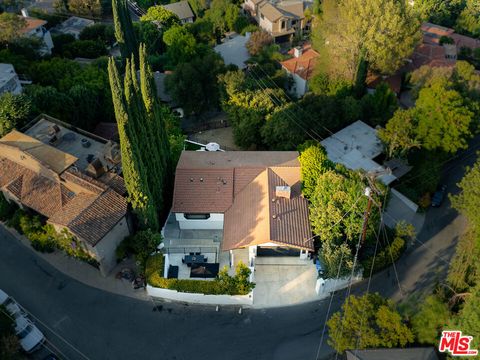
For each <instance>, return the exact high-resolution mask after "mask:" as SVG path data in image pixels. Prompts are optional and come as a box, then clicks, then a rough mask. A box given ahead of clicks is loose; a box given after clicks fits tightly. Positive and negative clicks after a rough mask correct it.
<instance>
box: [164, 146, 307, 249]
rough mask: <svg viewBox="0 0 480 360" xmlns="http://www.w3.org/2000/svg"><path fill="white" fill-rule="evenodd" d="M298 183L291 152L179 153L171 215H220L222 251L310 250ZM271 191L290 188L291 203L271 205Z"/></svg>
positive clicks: (297, 165)
mask: <svg viewBox="0 0 480 360" xmlns="http://www.w3.org/2000/svg"><path fill="white" fill-rule="evenodd" d="M202 180H203V181H202ZM300 180H301V174H300V163H299V161H298V153H297V152H295V151H285V152H281V151H276V152H275V151H274V152H270V151H269V152H267V151H258V152H252V151H235V152H209V151H198V152H195V151H184V152H183V153H182V155H181V157H180V161H179V164H178V166H177V172H176V176H175V190H174V198H173V209H172V211H173V212H183V213H215V212H217V213H223V214H224V237H223V243H222V248H223V249H224V250H230V249H235V248H240V247H245V246H248V245H254V244H257V245H258V244H263V243H267V242H275V243H278V244H284V245H288V246H293V247H298V248H303V249H309V250H313V247H312V246H313V244H312V242H305V240H306V239H309V238H310V237H311V230H310V224H309V219H308V203H307V200H306V199H304V198H303V197H302V196H301V191H300V186H301V185H300ZM276 186H291V190H292V197H291V199H288V200H287V199H284V198H279V199H275V191H276ZM272 200H275V201H272Z"/></svg>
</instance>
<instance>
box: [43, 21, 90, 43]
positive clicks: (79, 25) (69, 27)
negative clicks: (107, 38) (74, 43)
mask: <svg viewBox="0 0 480 360" xmlns="http://www.w3.org/2000/svg"><path fill="white" fill-rule="evenodd" d="M93 24H95V22H94V21H93V20H91V19H85V18H81V17H78V16H70V17H69V18H68V19H67V20H65V21H64V22H62V23H61V24H59V25H57V26H56V27H55V28H53V29H52V33H60V34H69V35H72V36H74V37H75V39H77V40H78V39H79V38H80V33H81V32H82V30H83V29H85V28H86V27H89V26H92V25H93Z"/></svg>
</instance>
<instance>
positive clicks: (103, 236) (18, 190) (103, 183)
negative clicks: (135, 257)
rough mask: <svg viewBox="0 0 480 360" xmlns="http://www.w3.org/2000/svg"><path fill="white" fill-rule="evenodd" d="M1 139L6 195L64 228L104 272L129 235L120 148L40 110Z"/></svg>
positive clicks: (0, 175)
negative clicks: (21, 129) (22, 126)
mask: <svg viewBox="0 0 480 360" xmlns="http://www.w3.org/2000/svg"><path fill="white" fill-rule="evenodd" d="M28 126H29V128H28V129H27V130H26V131H25V133H21V132H18V131H16V130H13V131H11V132H10V133H8V134H7V135H5V136H4V137H3V138H1V139H0V189H1V191H2V192H3V194H4V195H5V197H6V198H7V199H8V200H9V201H14V202H16V203H17V204H18V205H19V206H21V207H22V208H28V209H31V210H33V211H35V212H37V213H39V214H41V215H43V216H45V217H46V218H47V222H48V223H49V224H52V225H53V226H54V227H55V229H56V230H57V231H61V230H62V229H67V230H68V231H69V232H70V233H71V234H72V235H74V236H75V237H76V238H77V239H78V240H79V241H80V243H81V246H83V248H84V250H86V251H87V252H88V253H89V254H90V255H91V256H93V257H94V258H95V259H96V260H97V261H98V262H99V264H100V271H101V272H102V274H103V275H107V274H108V273H109V272H110V271H111V270H112V269H113V268H114V267H115V265H116V254H115V250H116V248H117V246H118V244H119V243H120V242H121V241H122V240H123V239H124V238H125V237H126V236H128V235H129V233H130V231H129V225H128V220H127V201H126V199H125V196H126V189H125V186H124V182H123V179H122V178H121V177H120V176H119V175H118V173H120V172H121V165H120V160H121V159H120V149H119V146H118V145H117V144H114V143H112V142H107V141H106V140H104V139H102V138H99V137H98V136H95V135H93V134H90V133H87V132H85V131H82V130H79V129H76V128H72V127H70V126H69V125H67V124H64V123H62V122H60V121H58V120H55V119H53V118H50V117H47V116H45V115H41V116H40V117H39V118H37V119H36V120H34V121H33V122H32V123H31V124H29V125H28Z"/></svg>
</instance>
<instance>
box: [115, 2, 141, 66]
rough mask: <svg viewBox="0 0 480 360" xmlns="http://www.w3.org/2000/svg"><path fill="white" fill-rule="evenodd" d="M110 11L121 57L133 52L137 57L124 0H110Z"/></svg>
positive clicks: (133, 34) (128, 13)
mask: <svg viewBox="0 0 480 360" xmlns="http://www.w3.org/2000/svg"><path fill="white" fill-rule="evenodd" d="M112 12H113V24H114V27H115V38H116V39H117V42H118V44H119V46H120V52H121V54H122V58H124V59H127V58H130V56H131V55H132V54H133V55H134V56H135V58H136V59H137V58H138V43H137V39H136V37H135V32H134V30H133V24H132V18H131V17H130V12H129V10H128V5H127V2H126V0H112Z"/></svg>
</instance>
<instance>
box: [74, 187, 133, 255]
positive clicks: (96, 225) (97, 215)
mask: <svg viewBox="0 0 480 360" xmlns="http://www.w3.org/2000/svg"><path fill="white" fill-rule="evenodd" d="M126 212H127V201H126V200H125V198H124V197H123V196H120V195H118V194H117V193H116V192H115V191H113V190H112V189H108V190H107V191H105V192H104V193H103V194H102V195H100V196H99V197H97V198H96V199H95V201H94V202H93V203H92V204H91V205H90V206H88V207H87V208H86V209H85V210H83V211H82V212H81V213H80V214H79V215H78V216H77V217H76V218H75V219H74V220H73V221H71V222H70V223H69V224H68V228H69V229H70V231H71V232H72V233H73V234H75V235H77V236H78V237H80V238H82V239H83V240H85V241H87V242H88V243H89V244H90V245H92V246H95V245H97V244H98V242H99V241H100V240H101V239H102V238H103V237H104V236H105V235H106V234H107V233H108V232H109V231H110V230H111V229H112V228H113V227H114V226H115V225H116V224H117V223H118V222H119V221H120V220H121V219H122V218H123V217H124V216H125V214H126Z"/></svg>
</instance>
